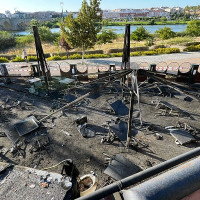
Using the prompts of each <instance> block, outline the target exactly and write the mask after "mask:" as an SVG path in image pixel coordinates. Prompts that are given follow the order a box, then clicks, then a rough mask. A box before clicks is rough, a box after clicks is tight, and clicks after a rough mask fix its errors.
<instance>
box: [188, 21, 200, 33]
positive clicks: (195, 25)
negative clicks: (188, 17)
mask: <svg viewBox="0 0 200 200" xmlns="http://www.w3.org/2000/svg"><path fill="white" fill-rule="evenodd" d="M186 33H187V34H188V35H190V36H200V21H199V20H192V21H190V22H188V24H187V28H186Z"/></svg>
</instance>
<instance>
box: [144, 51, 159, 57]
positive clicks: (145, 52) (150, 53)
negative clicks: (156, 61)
mask: <svg viewBox="0 0 200 200" xmlns="http://www.w3.org/2000/svg"><path fill="white" fill-rule="evenodd" d="M156 54H157V52H156V51H144V52H142V55H146V56H148V55H156Z"/></svg>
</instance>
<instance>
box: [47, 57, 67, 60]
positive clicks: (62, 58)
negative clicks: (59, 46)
mask: <svg viewBox="0 0 200 200" xmlns="http://www.w3.org/2000/svg"><path fill="white" fill-rule="evenodd" d="M66 59H67V56H62V57H61V56H52V57H49V58H47V61H52V60H66Z"/></svg>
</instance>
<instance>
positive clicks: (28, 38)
mask: <svg viewBox="0 0 200 200" xmlns="http://www.w3.org/2000/svg"><path fill="white" fill-rule="evenodd" d="M33 42H34V38H33V36H32V35H24V36H18V37H16V43H17V44H23V45H24V44H30V43H33Z"/></svg>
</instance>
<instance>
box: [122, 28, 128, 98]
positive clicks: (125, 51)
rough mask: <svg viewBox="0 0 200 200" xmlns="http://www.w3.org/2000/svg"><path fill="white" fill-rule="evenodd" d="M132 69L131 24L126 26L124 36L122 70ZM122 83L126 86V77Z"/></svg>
mask: <svg viewBox="0 0 200 200" xmlns="http://www.w3.org/2000/svg"><path fill="white" fill-rule="evenodd" d="M129 68H130V24H126V30H125V36H124V49H123V57H122V69H129ZM121 82H122V83H124V84H125V82H126V76H125V77H122V79H121ZM122 97H124V89H122Z"/></svg>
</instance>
